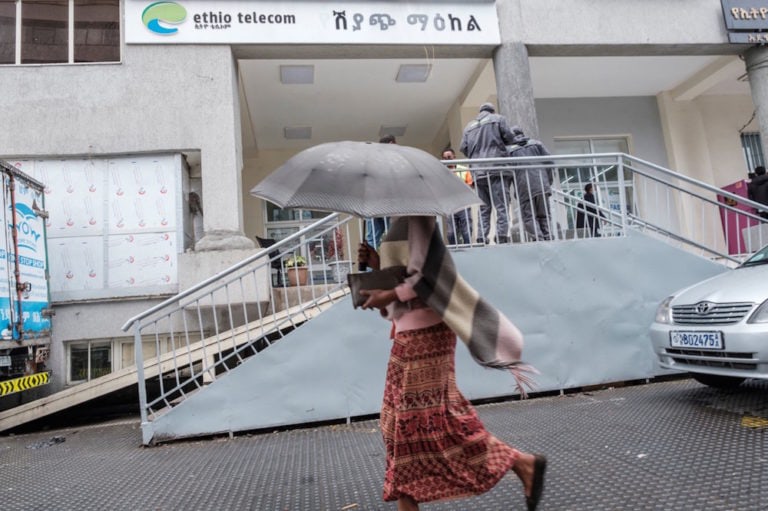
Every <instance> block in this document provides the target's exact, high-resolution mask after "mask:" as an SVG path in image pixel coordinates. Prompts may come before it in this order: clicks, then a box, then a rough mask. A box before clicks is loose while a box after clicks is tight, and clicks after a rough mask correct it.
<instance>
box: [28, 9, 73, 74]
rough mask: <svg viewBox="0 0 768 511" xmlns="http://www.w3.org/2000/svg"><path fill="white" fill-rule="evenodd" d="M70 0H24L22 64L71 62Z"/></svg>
mask: <svg viewBox="0 0 768 511" xmlns="http://www.w3.org/2000/svg"><path fill="white" fill-rule="evenodd" d="M68 14H69V0H23V1H22V3H21V63H22V64H54V63H58V62H67V61H68V60H69V46H68V40H69V39H68V36H69V28H68V26H67V24H68V21H69V16H68Z"/></svg>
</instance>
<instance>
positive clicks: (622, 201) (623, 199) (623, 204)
mask: <svg viewBox="0 0 768 511" xmlns="http://www.w3.org/2000/svg"><path fill="white" fill-rule="evenodd" d="M616 159H617V160H618V165H617V166H616V172H618V174H619V175H618V178H619V209H621V235H622V236H626V235H627V224H628V221H627V216H628V213H627V195H626V190H625V187H626V183H625V182H624V158H623V157H622V156H621V155H618V156H617V157H616Z"/></svg>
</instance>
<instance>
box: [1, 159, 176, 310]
mask: <svg viewBox="0 0 768 511" xmlns="http://www.w3.org/2000/svg"><path fill="white" fill-rule="evenodd" d="M12 163H13V164H14V165H15V166H16V167H18V168H19V169H21V170H23V171H25V172H27V173H28V174H29V175H31V176H33V177H34V178H35V179H37V180H38V181H40V182H42V183H43V184H44V185H45V203H46V208H47V209H48V214H49V216H48V219H47V221H46V222H47V223H46V225H47V228H48V230H47V232H48V247H49V251H48V260H49V264H50V268H51V270H50V274H51V280H50V288H51V293H52V294H53V298H54V299H55V300H66V299H88V298H102V297H119V296H132V295H144V294H158V293H168V292H176V291H177V285H178V268H177V258H178V252H179V251H180V250H181V249H180V247H182V246H183V232H182V230H181V228H179V226H181V225H182V220H181V216H182V213H181V205H182V198H181V177H182V176H181V172H182V170H181V157H180V156H179V155H157V156H138V157H121V158H112V159H98V158H88V159H64V160H35V161H31V160H27V161H15V162H12Z"/></svg>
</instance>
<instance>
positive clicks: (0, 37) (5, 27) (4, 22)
mask: <svg viewBox="0 0 768 511" xmlns="http://www.w3.org/2000/svg"><path fill="white" fill-rule="evenodd" d="M15 63H16V1H15V0H0V64H15Z"/></svg>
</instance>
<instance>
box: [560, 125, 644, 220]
mask: <svg viewBox="0 0 768 511" xmlns="http://www.w3.org/2000/svg"><path fill="white" fill-rule="evenodd" d="M553 153H554V154H568V155H571V154H572V155H586V154H601V153H626V154H629V141H628V138H627V137H585V138H581V137H574V138H570V137H569V138H562V139H557V138H556V139H555V140H554V146H553ZM592 162H593V163H595V165H589V164H588V163H589V161H588V160H585V159H584V158H579V159H576V158H574V160H573V161H571V162H568V161H567V160H566V161H565V162H564V163H566V164H567V163H571V164H572V166H569V167H568V168H565V169H563V170H561V172H560V188H561V190H562V192H563V193H564V194H565V195H566V196H567V197H573V199H574V201H573V203H574V204H578V203H579V202H580V201H581V199H582V197H583V196H584V187H585V186H586V185H587V184H588V183H592V185H593V187H594V194H595V199H596V201H597V204H598V206H600V207H602V208H605V209H610V210H611V211H615V212H616V213H618V214H620V213H621V194H622V193H623V194H624V200H625V201H626V207H627V209H628V211H630V212H631V211H633V210H634V204H633V198H632V196H633V194H632V173H631V172H630V171H629V170H628V169H627V168H626V167H624V175H623V185H622V182H620V181H619V173H618V172H619V167H618V165H616V164H611V165H605V164H603V163H599V160H597V159H593V160H592ZM575 216H576V208H575V207H569V208H567V225H568V228H569V229H574V228H575V227H576V218H575ZM603 223H604V224H605V225H604V226H603V229H602V230H603V235H611V234H615V233H614V232H613V231H615V230H616V229H614V228H613V227H612V225H614V224H615V222H603ZM617 232H618V231H617Z"/></svg>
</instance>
